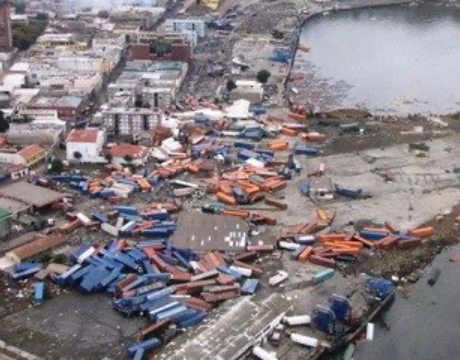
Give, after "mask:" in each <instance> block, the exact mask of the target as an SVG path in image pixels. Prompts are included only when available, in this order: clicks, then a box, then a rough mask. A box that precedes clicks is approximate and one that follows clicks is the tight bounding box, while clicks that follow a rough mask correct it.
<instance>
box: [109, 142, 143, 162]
mask: <svg viewBox="0 0 460 360" xmlns="http://www.w3.org/2000/svg"><path fill="white" fill-rule="evenodd" d="M109 153H110V155H111V156H112V157H125V156H130V157H132V158H133V159H141V158H144V157H145V156H146V155H147V153H148V149H147V148H146V147H145V146H139V145H131V144H119V145H115V146H113V147H111V148H110V150H109Z"/></svg>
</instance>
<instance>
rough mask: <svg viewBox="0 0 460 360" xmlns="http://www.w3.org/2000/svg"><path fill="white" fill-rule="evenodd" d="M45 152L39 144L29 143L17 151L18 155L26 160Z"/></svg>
mask: <svg viewBox="0 0 460 360" xmlns="http://www.w3.org/2000/svg"><path fill="white" fill-rule="evenodd" d="M45 154H46V151H45V149H43V148H42V147H41V146H39V145H30V146H27V147H25V148H24V149H22V150H21V151H19V152H18V155H20V156H21V157H22V158H23V159H25V160H26V161H27V160H29V159H33V158H35V157H36V156H38V155H42V156H44V155H45Z"/></svg>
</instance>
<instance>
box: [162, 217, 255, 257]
mask: <svg viewBox="0 0 460 360" xmlns="http://www.w3.org/2000/svg"><path fill="white" fill-rule="evenodd" d="M248 231H249V228H248V225H247V223H246V221H244V220H242V219H240V218H237V217H231V216H220V215H213V216H209V215H206V214H191V213H188V214H183V215H181V216H180V218H179V226H178V229H177V231H176V232H175V233H174V235H173V237H172V238H171V244H172V245H173V246H176V247H178V248H181V249H189V250H194V251H198V252H205V251H211V250H223V251H230V252H237V251H244V250H245V249H246V245H247V243H248Z"/></svg>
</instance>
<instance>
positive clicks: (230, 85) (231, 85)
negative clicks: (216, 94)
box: [227, 79, 237, 92]
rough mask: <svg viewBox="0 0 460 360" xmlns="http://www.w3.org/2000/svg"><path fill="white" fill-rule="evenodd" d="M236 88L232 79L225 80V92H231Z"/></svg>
mask: <svg viewBox="0 0 460 360" xmlns="http://www.w3.org/2000/svg"><path fill="white" fill-rule="evenodd" d="M236 88H237V86H236V83H235V81H233V80H232V79H229V80H227V91H228V92H232V91H233V90H235V89H236Z"/></svg>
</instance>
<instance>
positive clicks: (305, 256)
mask: <svg viewBox="0 0 460 360" xmlns="http://www.w3.org/2000/svg"><path fill="white" fill-rule="evenodd" d="M312 255H313V247H311V246H307V248H306V249H305V250H304V251H302V253H301V254H300V255H299V261H300V262H302V263H304V262H307V261H308V260H309V259H310V257H311V256H312Z"/></svg>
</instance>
